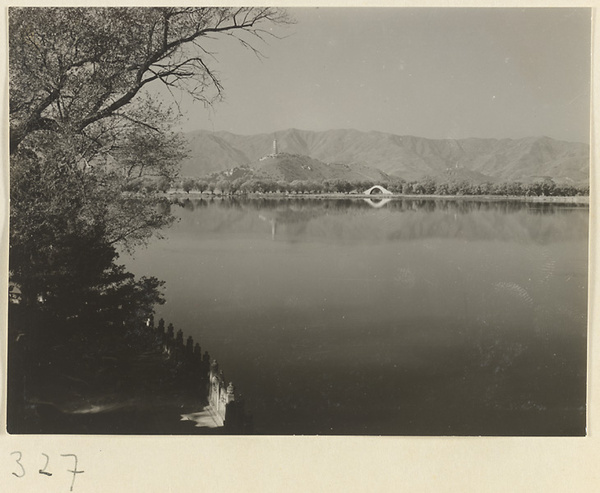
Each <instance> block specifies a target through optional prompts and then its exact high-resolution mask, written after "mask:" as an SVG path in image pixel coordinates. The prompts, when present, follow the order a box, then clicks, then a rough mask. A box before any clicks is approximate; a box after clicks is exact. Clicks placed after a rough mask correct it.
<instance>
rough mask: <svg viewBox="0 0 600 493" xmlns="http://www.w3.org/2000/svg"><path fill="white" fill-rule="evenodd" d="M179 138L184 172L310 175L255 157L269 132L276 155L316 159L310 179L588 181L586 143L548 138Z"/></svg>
mask: <svg viewBox="0 0 600 493" xmlns="http://www.w3.org/2000/svg"><path fill="white" fill-rule="evenodd" d="M186 138H187V140H188V142H189V145H190V148H191V151H192V156H191V157H190V158H189V159H187V160H186V161H185V162H184V163H183V167H182V174H183V175H184V176H205V175H208V174H211V173H214V172H220V171H226V170H230V169H232V168H234V167H250V168H252V169H253V170H260V169H262V170H263V172H264V173H266V174H269V175H272V176H273V177H278V178H276V179H285V180H289V178H288V177H292V176H294V175H295V174H297V175H298V176H299V177H298V178H292V180H293V179H313V178H307V177H305V175H306V173H305V171H307V170H306V169H304V171H300V170H298V169H295V168H294V166H293V162H292V161H290V159H291V158H285V159H282V158H278V159H277V160H275V161H269V160H268V159H265V160H263V161H260V159H261V158H263V157H264V156H265V155H268V154H269V153H270V152H272V144H273V139H275V138H276V139H277V142H278V147H279V150H280V151H282V153H283V154H286V155H288V156H289V155H296V156H297V157H295V158H294V160H296V164H299V165H300V166H302V165H303V164H304V165H306V166H310V164H309V163H310V160H311V159H312V160H316V161H319V162H320V164H315V163H313V164H314V169H315V172H314V173H313V175H314V179H321V178H317V176H318V175H319V174H320V173H322V174H323V176H324V177H325V176H328V175H327V174H328V173H330V172H331V173H333V174H334V175H335V176H334V178H342V177H341V176H339V175H340V173H342V174H343V173H346V174H347V177H345V179H347V180H348V181H355V180H359V179H365V178H358V176H368V178H371V179H377V178H378V176H380V175H378V174H379V173H381V174H382V175H381V176H386V175H391V176H395V177H400V178H403V179H405V180H409V181H410V180H417V179H420V178H423V177H424V176H431V177H433V178H438V179H443V180H452V179H454V180H459V179H461V180H462V179H466V180H469V181H475V182H477V181H481V182H483V181H521V182H525V183H527V182H531V181H536V180H541V179H547V178H551V179H553V180H554V181H555V182H556V183H570V184H588V183H589V146H588V145H587V144H582V143H576V142H565V141H558V140H555V139H551V138H549V137H529V138H523V139H479V138H470V139H459V140H454V139H446V140H435V139H426V138H422V137H413V136H399V135H393V134H387V133H382V132H359V131H357V130H329V131H325V132H312V131H305V130H296V129H290V130H284V131H280V132H276V133H272V134H258V135H236V134H232V133H229V132H208V131H196V132H191V133H188V134H186ZM298 156H303V157H302V158H299V157H298ZM333 163H337V164H333ZM322 165H323V166H325V167H323V166H322ZM342 165H345V167H342ZM300 169H303V168H300ZM300 176H302V177H300ZM279 177H281V178H279ZM328 177H329V176H328Z"/></svg>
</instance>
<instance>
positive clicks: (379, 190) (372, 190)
mask: <svg viewBox="0 0 600 493" xmlns="http://www.w3.org/2000/svg"><path fill="white" fill-rule="evenodd" d="M376 190H377V191H376ZM373 193H375V194H382V195H393V193H392V192H390V191H389V190H387V189H385V188H383V187H382V186H381V185H375V186H372V187H371V188H369V189H368V190H365V191H364V192H363V194H364V195H373Z"/></svg>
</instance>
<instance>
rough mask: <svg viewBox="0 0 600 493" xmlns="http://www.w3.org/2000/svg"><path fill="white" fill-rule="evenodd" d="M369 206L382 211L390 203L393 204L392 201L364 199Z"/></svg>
mask: <svg viewBox="0 0 600 493" xmlns="http://www.w3.org/2000/svg"><path fill="white" fill-rule="evenodd" d="M363 200H364V201H365V202H366V203H367V204H369V205H370V206H371V207H373V208H374V209H381V208H382V207H384V206H385V205H386V204H387V203H388V202H391V201H392V199H363Z"/></svg>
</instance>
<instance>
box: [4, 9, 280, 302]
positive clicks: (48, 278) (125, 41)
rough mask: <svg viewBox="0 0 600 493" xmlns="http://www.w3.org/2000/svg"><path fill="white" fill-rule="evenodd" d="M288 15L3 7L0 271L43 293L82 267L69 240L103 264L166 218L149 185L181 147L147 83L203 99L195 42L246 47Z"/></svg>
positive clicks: (210, 57) (205, 59) (210, 78)
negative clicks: (4, 147)
mask: <svg viewBox="0 0 600 493" xmlns="http://www.w3.org/2000/svg"><path fill="white" fill-rule="evenodd" d="M287 22H290V20H289V18H288V17H287V14H286V12H285V11H284V10H282V9H277V8H215V7H213V8H208V7H185V8H174V7H161V8H63V7H60V8H20V7H19V8H10V9H9V77H10V78H9V103H10V170H11V184H10V187H11V210H10V215H11V217H10V220H11V232H10V276H11V281H12V282H13V283H15V284H16V285H18V286H19V287H20V289H21V292H22V294H23V301H25V300H27V301H29V302H32V303H34V302H35V300H37V299H44V300H46V304H47V303H48V300H50V299H52V298H53V297H54V296H56V293H57V292H58V291H59V287H58V285H59V284H60V283H59V278H60V279H62V280H68V279H70V278H73V276H76V275H82V276H83V277H85V275H84V274H83V273H82V272H79V273H75V272H74V269H83V270H85V269H88V266H87V264H88V263H89V262H88V263H86V262H83V261H82V262H78V261H72V259H73V255H77V253H76V251H77V249H78V248H81V249H83V250H82V253H83V254H84V255H86V254H91V253H92V252H95V251H101V252H103V259H104V261H103V263H101V265H102V266H103V267H102V269H100V270H101V271H102V270H103V271H104V272H108V271H110V270H111V269H112V270H114V266H113V265H112V264H111V262H112V260H113V259H115V258H116V256H117V250H116V248H117V246H119V245H120V246H123V247H126V248H130V247H133V246H135V245H137V244H138V243H140V242H143V241H145V240H146V239H147V238H148V237H149V236H150V235H151V234H153V233H156V232H157V231H158V230H159V229H160V228H161V227H162V226H164V225H166V224H168V223H169V222H170V220H171V216H170V213H169V208H168V206H167V205H165V204H163V203H161V199H160V196H159V195H158V194H157V193H156V192H158V191H160V190H164V189H165V188H166V187H168V186H169V183H172V181H173V180H174V178H175V177H176V176H177V174H178V165H179V161H180V160H181V159H182V158H183V157H184V156H185V155H186V149H185V146H184V142H183V140H182V138H181V137H180V136H179V135H178V134H177V133H175V132H173V130H172V127H173V123H174V122H175V120H176V118H177V116H178V111H177V108H176V107H175V106H174V105H173V104H169V103H168V102H165V101H162V100H160V99H158V98H157V97H156V96H153V92H152V91H149V90H148V89H149V88H150V87H151V86H153V85H161V84H162V85H163V86H164V87H166V88H167V89H168V90H169V91H175V90H178V91H185V92H187V93H188V94H190V95H192V96H193V97H194V98H195V99H196V100H198V101H201V102H204V103H208V104H210V103H213V102H215V101H217V100H219V99H220V98H221V96H222V93H223V87H222V85H221V82H220V81H219V78H218V77H217V75H216V74H215V72H214V70H213V69H212V68H211V64H214V63H215V61H216V58H215V55H214V54H213V53H210V52H209V51H208V50H206V49H204V48H203V45H202V40H204V39H206V38H208V37H218V36H233V37H235V38H237V39H238V40H239V41H240V43H242V45H244V46H245V47H249V48H250V49H251V50H255V48H254V47H253V46H254V43H255V41H258V40H260V39H262V38H263V37H264V36H265V35H267V32H268V31H267V30H266V26H268V25H270V24H273V23H287ZM255 51H256V50H255ZM140 181H143V182H144V183H146V184H147V185H148V184H149V185H148V186H146V187H144V188H141V187H140V186H139V183H140ZM141 192H143V193H141ZM85 245H88V246H89V248H87V249H86V247H85ZM92 246H93V248H92ZM107 259H108V260H107ZM98 265H100V264H98ZM101 273H102V272H100V273H99V274H101ZM127 282H131V280H130V279H129V278H127ZM151 284H152V283H151ZM152 286H155V287H156V286H158V283H153V284H152ZM63 291H64V290H63ZM64 292H67V291H64Z"/></svg>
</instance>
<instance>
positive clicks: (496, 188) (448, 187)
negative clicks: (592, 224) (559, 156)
mask: <svg viewBox="0 0 600 493" xmlns="http://www.w3.org/2000/svg"><path fill="white" fill-rule="evenodd" d="M374 185H381V186H383V187H384V188H386V189H388V190H389V191H390V192H393V193H395V194H402V195H442V196H444V195H446V196H449V195H452V196H455V195H459V196H460V195H471V196H474V195H496V196H535V197H539V196H546V197H573V196H577V195H584V196H587V195H589V186H587V185H585V186H582V185H568V184H557V183H554V182H553V181H552V180H549V179H546V180H541V181H536V182H533V183H520V182H502V183H471V182H468V181H450V182H448V181H436V180H435V179H433V178H423V179H421V180H416V181H410V182H409V181H404V180H401V179H398V180H395V181H392V182H374V181H372V180H365V181H360V182H350V181H347V180H341V179H334V180H323V181H322V182H318V181H314V180H294V181H292V182H287V181H283V180H279V181H276V180H270V179H266V178H258V177H254V178H247V177H240V178H236V179H234V180H227V179H225V178H219V179H210V178H209V179H203V178H192V177H187V178H181V179H179V181H178V182H176V183H175V188H176V189H179V190H183V191H185V192H187V193H189V192H191V191H194V192H201V193H211V194H215V193H218V194H221V195H235V194H248V193H263V194H265V193H283V194H321V193H338V194H350V193H362V192H364V191H365V190H368V189H369V188H371V187H372V186H374ZM151 186H152V185H151Z"/></svg>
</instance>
